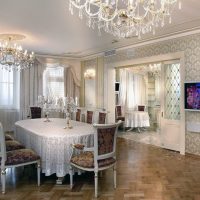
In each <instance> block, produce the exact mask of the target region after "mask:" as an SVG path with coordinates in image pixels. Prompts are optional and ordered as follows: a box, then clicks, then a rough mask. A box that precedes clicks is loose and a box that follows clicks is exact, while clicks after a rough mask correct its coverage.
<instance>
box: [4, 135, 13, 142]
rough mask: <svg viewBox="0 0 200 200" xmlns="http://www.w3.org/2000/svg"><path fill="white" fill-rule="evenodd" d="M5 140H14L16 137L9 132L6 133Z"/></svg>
mask: <svg viewBox="0 0 200 200" xmlns="http://www.w3.org/2000/svg"><path fill="white" fill-rule="evenodd" d="M5 140H6V141H9V140H14V138H13V137H12V136H11V135H9V134H5Z"/></svg>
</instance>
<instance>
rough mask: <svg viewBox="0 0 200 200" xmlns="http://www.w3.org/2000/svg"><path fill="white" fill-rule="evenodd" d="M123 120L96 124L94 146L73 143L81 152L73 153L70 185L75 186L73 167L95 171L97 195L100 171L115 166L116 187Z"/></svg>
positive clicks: (96, 193)
mask: <svg viewBox="0 0 200 200" xmlns="http://www.w3.org/2000/svg"><path fill="white" fill-rule="evenodd" d="M120 124H121V121H119V122H117V123H115V124H94V125H93V126H94V128H95V129H96V131H95V133H94V147H90V148H89V147H88V148H87V147H85V146H84V145H83V144H73V145H72V147H73V149H77V150H79V154H72V157H71V160H70V187H71V188H72V187H73V168H78V169H81V170H84V171H93V172H94V173H95V197H97V196H98V172H99V171H102V170H105V169H108V168H111V167H112V168H113V170H114V188H116V155H115V149H116V135H117V130H118V126H119V125H120Z"/></svg>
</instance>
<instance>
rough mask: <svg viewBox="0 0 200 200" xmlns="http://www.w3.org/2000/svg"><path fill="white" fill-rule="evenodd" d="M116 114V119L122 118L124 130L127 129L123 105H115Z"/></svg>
mask: <svg viewBox="0 0 200 200" xmlns="http://www.w3.org/2000/svg"><path fill="white" fill-rule="evenodd" d="M115 115H116V121H119V120H121V121H122V122H123V123H122V128H123V130H125V124H124V123H125V116H123V115H122V106H121V105H117V106H115Z"/></svg>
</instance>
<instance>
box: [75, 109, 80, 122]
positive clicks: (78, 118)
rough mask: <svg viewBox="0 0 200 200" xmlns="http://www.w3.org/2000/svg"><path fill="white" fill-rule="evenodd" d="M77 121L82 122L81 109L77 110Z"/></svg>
mask: <svg viewBox="0 0 200 200" xmlns="http://www.w3.org/2000/svg"><path fill="white" fill-rule="evenodd" d="M76 121H79V122H80V121H81V109H79V108H78V109H77V112H76Z"/></svg>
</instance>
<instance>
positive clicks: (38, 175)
mask: <svg viewBox="0 0 200 200" xmlns="http://www.w3.org/2000/svg"><path fill="white" fill-rule="evenodd" d="M37 183H38V186H40V161H38V163H37Z"/></svg>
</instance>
